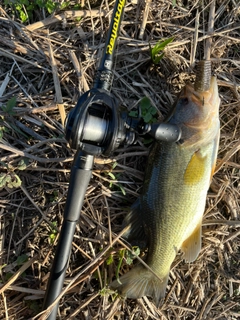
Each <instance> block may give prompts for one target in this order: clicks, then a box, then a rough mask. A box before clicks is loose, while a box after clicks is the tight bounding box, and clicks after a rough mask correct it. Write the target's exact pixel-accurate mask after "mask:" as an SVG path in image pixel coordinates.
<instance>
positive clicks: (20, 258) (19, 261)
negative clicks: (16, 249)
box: [17, 254, 28, 266]
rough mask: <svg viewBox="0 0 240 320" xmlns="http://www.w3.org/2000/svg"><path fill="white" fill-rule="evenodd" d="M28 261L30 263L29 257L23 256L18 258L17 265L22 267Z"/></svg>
mask: <svg viewBox="0 0 240 320" xmlns="http://www.w3.org/2000/svg"><path fill="white" fill-rule="evenodd" d="M27 261H28V256H27V255H26V254H22V255H21V256H19V257H18V258H17V265H18V266H22V265H23V264H24V263H25V262H27Z"/></svg>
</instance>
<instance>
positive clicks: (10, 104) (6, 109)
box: [2, 97, 17, 115]
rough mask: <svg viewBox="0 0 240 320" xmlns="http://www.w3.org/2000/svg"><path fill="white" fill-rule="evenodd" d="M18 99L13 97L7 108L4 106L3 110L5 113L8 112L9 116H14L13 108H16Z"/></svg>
mask: <svg viewBox="0 0 240 320" xmlns="http://www.w3.org/2000/svg"><path fill="white" fill-rule="evenodd" d="M16 101H17V98H16V97H12V98H11V99H10V100H8V102H7V104H6V106H2V110H3V111H4V112H7V113H8V114H9V115H12V114H14V111H13V108H14V107H15V106H16Z"/></svg>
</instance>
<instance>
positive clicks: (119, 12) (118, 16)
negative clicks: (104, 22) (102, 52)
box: [106, 0, 125, 54]
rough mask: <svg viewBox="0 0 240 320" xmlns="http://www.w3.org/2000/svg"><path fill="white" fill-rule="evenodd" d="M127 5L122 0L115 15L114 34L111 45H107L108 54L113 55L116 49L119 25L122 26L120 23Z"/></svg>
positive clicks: (112, 34)
mask: <svg viewBox="0 0 240 320" xmlns="http://www.w3.org/2000/svg"><path fill="white" fill-rule="evenodd" d="M124 5H125V0H120V1H119V4H118V6H117V11H116V13H115V16H114V19H113V20H114V22H113V25H112V32H111V36H110V39H109V43H108V45H107V48H106V54H112V53H113V49H114V47H115V42H116V38H117V34H118V30H119V25H120V21H121V17H122V11H123V8H124Z"/></svg>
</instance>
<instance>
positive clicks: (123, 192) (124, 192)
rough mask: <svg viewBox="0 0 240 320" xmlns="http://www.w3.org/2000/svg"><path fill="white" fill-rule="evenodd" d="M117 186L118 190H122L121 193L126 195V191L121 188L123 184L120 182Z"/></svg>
mask: <svg viewBox="0 0 240 320" xmlns="http://www.w3.org/2000/svg"><path fill="white" fill-rule="evenodd" d="M118 186H119V188H120V190H121V191H122V194H123V195H124V196H125V195H126V191H125V189H124V188H123V186H122V185H121V184H119V185H118Z"/></svg>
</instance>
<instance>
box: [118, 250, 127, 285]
mask: <svg viewBox="0 0 240 320" xmlns="http://www.w3.org/2000/svg"><path fill="white" fill-rule="evenodd" d="M125 251H126V249H122V250H120V251H119V262H118V265H117V270H116V279H117V281H118V282H119V283H120V280H119V271H120V268H121V265H122V262H123V258H124V255H125Z"/></svg>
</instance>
